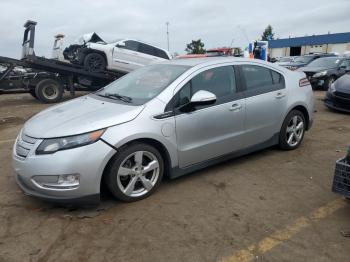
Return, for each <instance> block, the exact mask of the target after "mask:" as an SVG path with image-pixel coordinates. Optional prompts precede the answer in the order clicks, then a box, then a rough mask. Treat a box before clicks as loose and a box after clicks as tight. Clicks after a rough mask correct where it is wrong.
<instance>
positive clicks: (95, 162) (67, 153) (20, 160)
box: [13, 135, 116, 204]
mask: <svg viewBox="0 0 350 262" xmlns="http://www.w3.org/2000/svg"><path fill="white" fill-rule="evenodd" d="M20 137H21V135H19V137H18V138H17V140H16V144H17V141H18V139H21V138H20ZM41 141H42V140H37V141H36V143H35V144H34V145H33V147H32V148H31V149H30V151H29V153H28V155H27V156H26V157H23V156H20V155H18V154H17V151H16V144H15V146H14V148H13V167H14V171H15V176H16V181H17V184H18V185H19V187H20V188H21V189H22V190H23V191H24V192H25V193H26V194H27V195H31V196H34V197H38V198H41V199H44V200H48V201H51V202H61V203H74V204H75V203H81V202H83V203H86V202H91V203H95V202H98V201H99V195H100V182H101V177H102V174H103V171H104V168H105V166H106V165H107V163H108V161H109V159H110V158H111V157H112V156H113V155H114V153H115V152H116V151H115V150H114V149H113V148H112V147H110V146H109V145H107V144H106V143H104V142H103V141H101V140H99V141H97V142H96V143H93V144H90V145H86V146H82V147H77V148H74V149H68V150H62V151H58V152H56V153H54V154H47V155H36V154H35V150H36V148H37V147H38V146H39V144H40V143H41ZM70 174H77V175H79V185H78V186H76V187H73V188H65V189H62V188H59V189H57V188H50V187H45V186H42V185H39V184H38V183H37V182H36V181H37V180H38V178H40V180H43V181H44V182H45V180H46V181H47V182H50V183H51V182H52V181H55V180H56V181H57V179H58V177H59V176H60V175H70Z"/></svg>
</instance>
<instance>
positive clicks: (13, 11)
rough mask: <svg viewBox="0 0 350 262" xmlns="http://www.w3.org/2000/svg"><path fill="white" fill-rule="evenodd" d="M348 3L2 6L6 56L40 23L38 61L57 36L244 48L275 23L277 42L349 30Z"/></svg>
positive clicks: (9, 2) (106, 1)
mask: <svg viewBox="0 0 350 262" xmlns="http://www.w3.org/2000/svg"><path fill="white" fill-rule="evenodd" d="M349 14H350V0H292V1H290V0H289V1H285V0H279V1H277V0H275V1H271V0H264V1H262V0H250V1H247V0H243V1H241V0H216V1H212V0H211V1H209V0H177V1H174V0H172V1H171V0H132V1H125V0H123V1H121V0H95V1H88V0H81V1H79V0H70V1H67V0H60V1H56V0H47V1H45V0H15V1H13V0H0V35H1V38H0V39H1V41H0V56H8V57H14V58H19V57H20V54H21V41H22V38H23V25H24V23H25V21H26V20H28V19H30V20H34V21H36V22H38V25H37V29H36V38H35V47H34V48H35V52H36V54H37V55H40V56H46V57H50V55H51V48H52V44H53V40H54V38H53V37H54V35H56V34H57V33H63V34H65V35H66V38H65V46H68V45H69V44H70V43H72V42H74V40H76V39H77V38H78V37H79V36H81V35H83V34H85V33H89V32H96V33H98V34H99V35H100V36H101V38H102V39H104V40H106V41H112V40H113V39H118V38H134V39H139V40H142V41H145V42H148V43H151V44H154V45H157V46H160V47H163V48H165V49H166V48H167V36H166V22H169V38H170V52H171V53H174V52H177V53H179V54H184V53H185V51H184V50H185V48H186V44H187V43H190V42H191V40H193V39H202V41H203V42H204V44H205V48H206V49H209V48H214V47H223V46H234V47H243V48H244V47H246V46H247V45H248V42H249V41H253V40H256V39H258V38H259V37H260V36H261V34H262V32H263V31H264V29H265V27H266V26H267V25H268V24H271V25H272V27H273V30H274V32H275V37H279V38H285V37H289V36H291V37H296V36H305V35H313V34H326V33H328V32H331V33H339V32H349V31H350V15H349Z"/></svg>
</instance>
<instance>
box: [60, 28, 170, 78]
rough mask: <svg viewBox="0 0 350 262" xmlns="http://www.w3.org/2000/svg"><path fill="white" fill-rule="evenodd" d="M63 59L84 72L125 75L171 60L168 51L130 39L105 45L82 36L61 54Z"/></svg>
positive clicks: (97, 38)
mask: <svg viewBox="0 0 350 262" xmlns="http://www.w3.org/2000/svg"><path fill="white" fill-rule="evenodd" d="M63 56H64V59H66V60H68V61H69V62H71V63H73V64H78V65H83V66H84V68H85V69H86V70H87V71H90V72H101V71H104V70H106V69H107V70H114V71H121V72H124V73H129V72H130V71H132V70H135V69H137V68H139V67H142V66H145V65H149V64H153V63H157V62H162V61H165V60H169V59H171V55H170V53H169V52H168V51H166V50H164V49H161V48H159V47H156V46H153V45H150V44H146V43H144V42H140V41H137V40H132V39H118V40H115V41H113V42H110V43H108V42H105V41H104V40H102V38H101V37H99V36H98V35H97V34H96V33H89V34H85V35H83V36H82V37H81V38H80V39H79V40H78V43H76V44H72V45H70V46H69V47H67V48H66V49H65V50H64V51H63Z"/></svg>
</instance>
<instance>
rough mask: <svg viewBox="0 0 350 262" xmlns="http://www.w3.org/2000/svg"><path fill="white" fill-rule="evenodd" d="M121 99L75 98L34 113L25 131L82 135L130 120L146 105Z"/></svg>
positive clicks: (46, 135) (42, 135)
mask: <svg viewBox="0 0 350 262" xmlns="http://www.w3.org/2000/svg"><path fill="white" fill-rule="evenodd" d="M118 102H119V101H111V102H110V101H109V100H106V99H103V98H101V99H100V98H99V97H97V96H96V95H87V96H84V97H80V98H76V99H73V100H70V101H68V102H65V103H62V104H59V105H57V106H53V107H50V108H48V109H46V110H44V111H42V112H40V113H39V114H37V115H35V116H33V117H32V118H31V119H30V120H28V121H27V122H26V123H25V125H24V128H23V132H24V133H25V134H26V135H28V136H31V137H35V138H53V137H63V136H70V135H76V134H82V133H86V132H90V131H94V130H98V129H102V128H106V127H109V126H114V125H118V124H122V123H125V122H129V121H131V120H133V119H135V118H136V117H137V116H138V115H139V114H140V113H141V111H142V110H143V108H144V106H132V105H127V104H120V103H118ZM121 103H122V102H121Z"/></svg>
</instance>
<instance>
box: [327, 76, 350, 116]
mask: <svg viewBox="0 0 350 262" xmlns="http://www.w3.org/2000/svg"><path fill="white" fill-rule="evenodd" d="M324 103H325V105H326V106H327V107H328V108H331V109H335V110H338V111H343V112H347V113H350V74H349V73H348V74H345V75H343V76H342V77H340V78H339V79H337V80H336V81H335V82H334V83H333V84H332V85H331V86H330V88H329V89H328V91H327V93H326V97H325V100H324Z"/></svg>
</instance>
